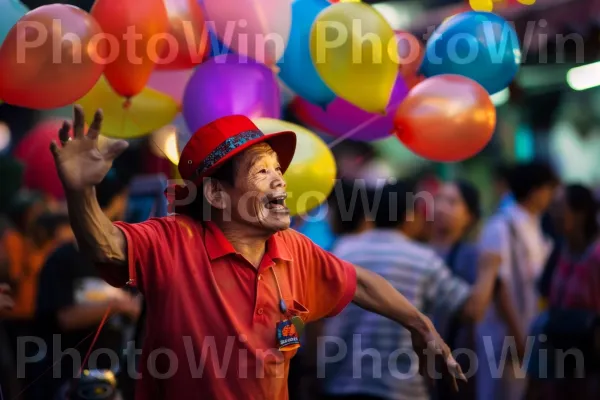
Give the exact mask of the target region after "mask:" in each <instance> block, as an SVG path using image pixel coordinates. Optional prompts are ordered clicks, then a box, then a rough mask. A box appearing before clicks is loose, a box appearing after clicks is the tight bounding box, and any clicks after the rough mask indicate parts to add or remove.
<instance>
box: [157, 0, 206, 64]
mask: <svg viewBox="0 0 600 400" xmlns="http://www.w3.org/2000/svg"><path fill="white" fill-rule="evenodd" d="M165 6H166V7H167V15H168V16H169V25H170V31H169V34H170V35H171V36H170V38H169V40H168V41H167V44H166V45H165V47H164V49H163V51H162V53H161V55H160V60H162V61H161V62H159V63H158V65H157V68H158V69H171V70H173V69H189V68H193V67H194V66H195V65H197V64H200V63H201V62H202V60H204V59H205V58H206V56H207V54H208V52H209V50H210V39H209V37H208V28H207V27H206V25H205V20H204V13H203V12H202V8H201V7H200V4H199V3H198V0H165Z"/></svg>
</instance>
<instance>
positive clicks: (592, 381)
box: [544, 185, 600, 400]
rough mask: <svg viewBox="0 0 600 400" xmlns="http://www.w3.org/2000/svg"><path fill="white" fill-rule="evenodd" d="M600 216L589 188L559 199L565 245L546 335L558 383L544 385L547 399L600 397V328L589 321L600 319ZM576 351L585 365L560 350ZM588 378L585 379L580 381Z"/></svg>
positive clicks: (569, 190)
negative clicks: (589, 323) (598, 218)
mask: <svg viewBox="0 0 600 400" xmlns="http://www.w3.org/2000/svg"><path fill="white" fill-rule="evenodd" d="M597 211H598V207H597V202H596V200H595V199H594V195H593V193H592V191H591V190H589V189H588V188H586V187H584V186H581V185H570V186H567V187H566V188H565V189H564V191H563V192H561V193H560V195H559V199H558V204H557V207H556V215H555V216H556V217H557V219H556V222H557V227H558V228H559V229H560V231H561V233H562V236H563V239H564V240H563V243H564V244H563V246H562V247H561V250H560V254H559V259H558V265H557V267H556V270H555V272H554V276H553V279H552V285H551V287H550V312H549V313H548V321H547V323H546V332H545V333H546V336H547V338H548V344H549V350H550V351H549V352H548V360H549V363H548V365H546V368H547V369H548V371H547V372H548V375H549V376H552V375H554V377H555V378H558V379H553V380H550V381H548V382H547V383H546V384H545V385H544V386H545V389H546V391H545V392H546V393H545V396H544V398H550V399H566V398H574V399H582V400H586V399H599V398H600V351H599V350H600V349H599V345H598V339H597V338H598V332H597V331H598V325H597V324H595V325H588V324H587V322H585V321H586V320H589V319H590V318H595V319H596V320H598V317H599V316H600V240H598V239H599V238H598V233H599V227H598V220H597ZM586 316H589V317H590V318H587V317H586ZM565 329H566V330H565ZM573 348H575V350H576V351H577V350H579V351H580V353H579V354H582V355H583V359H582V360H581V361H583V363H584V365H581V363H580V362H577V360H576V357H572V356H571V357H565V356H560V355H559V353H560V352H559V351H558V350H561V351H563V354H564V352H565V351H567V350H569V349H571V352H572V349H573ZM578 364H579V365H578ZM582 373H583V375H584V377H583V379H578V378H581V374H582ZM559 375H564V378H563V377H562V376H559ZM560 378H563V379H560Z"/></svg>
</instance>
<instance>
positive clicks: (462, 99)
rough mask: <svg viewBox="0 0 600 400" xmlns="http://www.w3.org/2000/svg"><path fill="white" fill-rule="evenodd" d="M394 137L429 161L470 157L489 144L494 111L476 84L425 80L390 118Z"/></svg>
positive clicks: (447, 79) (454, 77) (441, 78)
mask: <svg viewBox="0 0 600 400" xmlns="http://www.w3.org/2000/svg"><path fill="white" fill-rule="evenodd" d="M394 125H395V127H396V135H397V136H398V138H399V139H400V141H401V142H402V143H404V145H405V146H406V147H408V148H409V149H410V150H412V151H413V152H414V153H416V154H418V155H420V156H421V157H424V158H427V159H429V160H432V161H444V162H455V161H461V160H464V159H466V158H469V157H471V156H474V155H475V154H477V153H478V152H479V151H481V150H482V149H483V148H484V147H485V145H486V144H487V143H488V142H489V141H490V139H491V138H492V135H493V133H494V128H495V126H496V109H495V107H494V104H493V103H492V100H491V99H490V96H489V94H488V93H487V92H486V90H485V89H484V88H483V87H482V86H481V85H479V84H478V83H477V82H475V81H473V80H471V79H469V78H465V77H464V76H460V75H439V76H435V77H433V78H429V79H426V80H425V81H423V82H421V83H420V84H418V85H417V86H416V87H415V88H414V89H413V90H411V91H410V93H409V94H408V96H407V97H406V99H405V100H404V101H403V102H402V104H401V105H400V107H399V108H398V111H397V112H396V116H395V118H394Z"/></svg>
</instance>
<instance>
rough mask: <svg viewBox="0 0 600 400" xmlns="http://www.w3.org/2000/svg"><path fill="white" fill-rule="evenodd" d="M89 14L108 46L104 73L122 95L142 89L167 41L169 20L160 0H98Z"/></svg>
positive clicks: (136, 92)
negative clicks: (94, 20)
mask: <svg viewBox="0 0 600 400" xmlns="http://www.w3.org/2000/svg"><path fill="white" fill-rule="evenodd" d="M91 14H92V15H93V16H94V18H96V20H97V21H98V22H99V23H100V26H101V27H102V29H103V30H104V34H105V38H106V41H108V46H107V47H108V48H107V50H106V52H105V53H104V54H102V56H103V57H102V59H103V60H104V62H105V63H106V70H105V71H104V74H105V76H106V79H107V80H108V82H109V83H110V85H111V86H112V88H113V89H114V90H115V91H116V92H117V93H119V94H120V95H122V96H125V97H133V96H135V95H136V94H138V93H139V92H141V91H142V89H144V87H145V86H146V83H147V82H148V79H150V74H151V73H152V71H153V70H154V67H155V66H156V64H157V62H159V61H160V59H161V58H160V55H161V54H162V52H163V50H164V47H165V46H166V43H167V40H168V39H167V38H168V37H169V35H168V29H169V20H168V18H167V11H166V8H165V4H164V2H163V0H143V1H141V0H97V1H96V2H95V3H94V6H93V7H92V11H91Z"/></svg>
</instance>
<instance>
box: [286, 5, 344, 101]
mask: <svg viewBox="0 0 600 400" xmlns="http://www.w3.org/2000/svg"><path fill="white" fill-rule="evenodd" d="M327 7H329V3H328V2H327V0H302V1H296V2H295V3H294V4H293V5H292V17H293V19H292V31H291V33H290V40H289V42H288V45H287V48H286V49H285V53H284V54H283V58H282V59H281V60H280V63H279V64H278V66H279V77H280V78H281V79H282V80H283V81H284V82H285V83H286V85H288V86H289V88H290V89H292V90H293V91H294V92H296V93H297V94H298V96H301V97H302V98H304V99H306V100H308V101H310V102H311V103H314V104H317V105H319V106H326V105H327V104H329V103H331V102H332V101H333V100H334V99H335V94H334V93H333V92H332V91H331V89H329V88H328V87H327V85H325V83H323V81H322V80H321V78H320V77H319V74H318V73H317V70H316V69H315V66H314V65H313V63H312V60H311V59H310V47H309V38H310V30H311V27H312V24H313V22H314V20H315V19H316V18H317V15H319V13H320V12H321V11H323V10H324V9H325V8H327Z"/></svg>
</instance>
